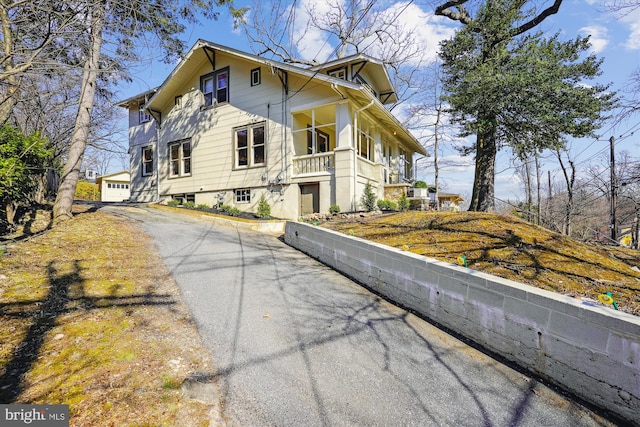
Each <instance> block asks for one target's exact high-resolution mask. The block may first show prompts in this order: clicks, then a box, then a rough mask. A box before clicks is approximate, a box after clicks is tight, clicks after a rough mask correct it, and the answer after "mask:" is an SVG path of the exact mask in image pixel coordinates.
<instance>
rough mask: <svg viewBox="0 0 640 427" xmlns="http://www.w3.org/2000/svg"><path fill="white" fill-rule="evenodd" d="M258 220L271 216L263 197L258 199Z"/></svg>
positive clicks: (269, 208) (269, 207)
mask: <svg viewBox="0 0 640 427" xmlns="http://www.w3.org/2000/svg"><path fill="white" fill-rule="evenodd" d="M257 215H258V218H262V219H266V218H269V217H270V216H271V206H269V203H268V202H267V199H265V198H264V195H263V196H262V197H260V201H259V202H258V213H257Z"/></svg>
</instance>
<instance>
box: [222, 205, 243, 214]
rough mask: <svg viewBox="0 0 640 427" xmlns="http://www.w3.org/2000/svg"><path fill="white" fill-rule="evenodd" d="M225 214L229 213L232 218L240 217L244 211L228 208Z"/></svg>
mask: <svg viewBox="0 0 640 427" xmlns="http://www.w3.org/2000/svg"><path fill="white" fill-rule="evenodd" d="M225 212H227V213H228V214H229V215H231V216H240V214H241V213H242V211H241V210H240V209H238V208H236V207H235V206H233V207H229V208H227V210H226V211H225Z"/></svg>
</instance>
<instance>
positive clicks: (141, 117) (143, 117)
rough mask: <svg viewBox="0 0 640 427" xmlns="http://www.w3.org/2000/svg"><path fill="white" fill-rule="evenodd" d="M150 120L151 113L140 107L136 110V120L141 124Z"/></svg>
mask: <svg viewBox="0 0 640 427" xmlns="http://www.w3.org/2000/svg"><path fill="white" fill-rule="evenodd" d="M150 121H151V114H149V113H148V112H147V111H145V110H143V109H142V108H140V109H139V110H138V122H139V123H140V124H142V123H146V122H150Z"/></svg>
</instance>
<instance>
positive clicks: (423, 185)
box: [413, 181, 428, 188]
mask: <svg viewBox="0 0 640 427" xmlns="http://www.w3.org/2000/svg"><path fill="white" fill-rule="evenodd" d="M413 188H428V187H427V183H426V182H424V181H416V182H415V183H414V184H413Z"/></svg>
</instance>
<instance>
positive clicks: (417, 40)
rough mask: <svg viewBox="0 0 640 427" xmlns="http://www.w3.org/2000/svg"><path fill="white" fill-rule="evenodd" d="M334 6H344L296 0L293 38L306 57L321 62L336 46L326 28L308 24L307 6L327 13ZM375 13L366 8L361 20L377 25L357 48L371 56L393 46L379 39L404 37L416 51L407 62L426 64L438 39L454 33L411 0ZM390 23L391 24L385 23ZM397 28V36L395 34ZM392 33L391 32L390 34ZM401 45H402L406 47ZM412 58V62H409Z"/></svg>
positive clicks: (339, 2) (434, 52)
mask: <svg viewBox="0 0 640 427" xmlns="http://www.w3.org/2000/svg"><path fill="white" fill-rule="evenodd" d="M336 6H340V7H342V8H346V6H345V0H332V1H317V0H300V1H298V3H297V6H296V10H295V16H296V19H295V29H294V40H299V42H298V45H297V49H298V52H299V54H300V55H301V56H302V57H303V59H306V60H317V61H319V62H323V61H326V60H328V59H329V60H330V59H335V57H331V55H332V54H333V53H334V50H335V48H336V46H337V40H336V38H335V36H333V37H330V35H329V33H328V32H327V31H323V30H321V29H317V28H313V27H311V26H309V23H310V21H311V17H310V15H309V11H310V10H311V11H312V13H313V15H314V16H316V17H317V16H329V15H330V14H331V12H335V8H336ZM376 13H377V15H374V12H372V11H371V12H369V16H367V17H365V20H364V21H363V22H366V21H367V20H369V22H371V25H372V26H374V27H373V28H375V27H379V28H380V31H378V32H377V35H372V36H370V37H369V38H367V39H364V40H363V41H362V42H361V44H360V46H359V49H360V51H361V52H362V51H364V52H366V53H367V54H369V55H371V56H374V57H383V56H384V52H385V50H389V49H393V48H397V46H393V47H391V46H390V45H389V44H387V43H381V40H385V35H386V36H388V37H387V39H390V38H392V37H393V38H397V39H402V38H404V37H408V38H409V39H410V40H411V44H412V45H413V46H415V47H416V50H418V51H419V53H420V55H416V56H415V58H413V59H412V60H411V61H409V63H410V64H411V65H426V64H429V63H431V62H433V61H434V60H435V59H436V58H437V52H438V47H439V42H440V41H441V40H444V39H448V38H450V37H451V36H452V35H453V33H454V28H453V27H452V26H450V25H445V22H447V23H448V21H446V20H445V19H444V18H442V17H436V16H435V15H434V14H433V12H426V11H425V10H423V9H421V8H420V7H419V6H417V5H415V4H413V3H412V2H399V3H395V4H392V5H391V6H390V7H388V8H386V9H382V10H378V11H377V12H376ZM389 24H393V25H389ZM396 31H399V32H400V36H398V34H395V33H396ZM390 33H394V34H390ZM406 48H407V47H406V46H404V47H402V49H406ZM412 61H413V62H412Z"/></svg>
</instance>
